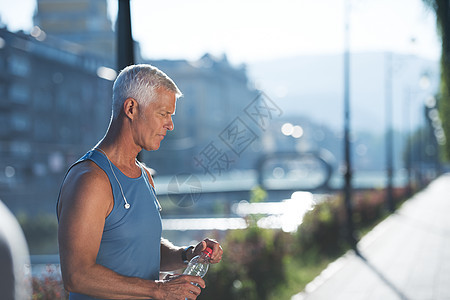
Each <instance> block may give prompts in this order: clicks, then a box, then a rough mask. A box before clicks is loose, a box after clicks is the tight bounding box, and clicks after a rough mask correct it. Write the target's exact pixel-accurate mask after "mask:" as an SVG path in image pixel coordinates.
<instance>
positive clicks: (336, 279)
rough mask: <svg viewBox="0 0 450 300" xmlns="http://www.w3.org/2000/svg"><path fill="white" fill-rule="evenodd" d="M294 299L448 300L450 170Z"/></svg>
mask: <svg viewBox="0 0 450 300" xmlns="http://www.w3.org/2000/svg"><path fill="white" fill-rule="evenodd" d="M358 250H359V252H360V253H359V255H357V254H355V252H354V251H349V252H348V253H347V254H345V255H344V256H343V257H341V258H339V259H338V260H337V261H335V262H333V263H332V264H330V265H329V266H328V267H327V269H325V270H324V271H323V272H322V273H321V274H320V275H319V276H318V277H317V278H316V279H314V280H313V281H312V282H311V283H309V284H308V285H307V287H306V288H305V290H304V291H303V292H301V293H299V294H297V295H295V296H294V297H292V300H318V299H320V300H325V299H326V300H328V299H332V300H341V299H342V300H344V299H345V300H359V299H361V300H362V299H364V300H370V299H374V300H375V299H376V300H379V299H380V300H391V299H392V300H394V299H395V300H396V299H408V300H412V299H414V300H434V299H439V300H444V299H449V300H450V174H445V175H442V176H441V177H439V178H438V179H436V180H434V181H433V182H431V183H430V185H429V186H428V187H427V188H426V189H424V190H423V191H422V192H420V193H418V194H416V195H415V196H414V197H413V198H411V199H409V200H408V201H406V202H405V203H404V204H403V206H402V207H401V208H400V209H399V210H397V212H396V213H394V214H393V215H391V216H389V217H388V218H387V219H386V220H384V221H383V222H382V223H380V224H379V225H377V226H376V227H375V228H374V229H373V230H372V231H371V232H370V233H369V234H367V235H366V236H365V237H364V238H363V239H362V240H361V241H360V242H359V243H358Z"/></svg>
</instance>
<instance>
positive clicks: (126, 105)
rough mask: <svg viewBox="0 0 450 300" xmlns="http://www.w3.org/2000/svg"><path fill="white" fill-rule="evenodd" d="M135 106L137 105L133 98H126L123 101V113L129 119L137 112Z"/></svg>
mask: <svg viewBox="0 0 450 300" xmlns="http://www.w3.org/2000/svg"><path fill="white" fill-rule="evenodd" d="M137 106H138V103H137V101H136V100H135V99H133V98H127V99H126V100H125V101H124V102H123V111H124V113H125V115H126V116H127V117H128V118H130V119H134V117H135V116H136V114H137Z"/></svg>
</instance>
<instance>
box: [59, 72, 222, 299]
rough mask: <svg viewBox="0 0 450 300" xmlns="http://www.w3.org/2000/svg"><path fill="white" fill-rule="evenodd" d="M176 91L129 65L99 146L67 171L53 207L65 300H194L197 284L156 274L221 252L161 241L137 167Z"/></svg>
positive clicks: (168, 125) (154, 204) (166, 120)
mask: <svg viewBox="0 0 450 300" xmlns="http://www.w3.org/2000/svg"><path fill="white" fill-rule="evenodd" d="M180 96H181V92H180V91H179V89H178V87H177V86H176V85H175V83H174V82H173V81H172V80H171V79H170V78H169V77H168V76H167V75H166V74H164V73H163V72H162V71H160V70H158V69H157V68H155V67H153V66H150V65H134V66H129V67H127V68H125V69H124V70H122V72H120V74H119V76H118V77H117V79H116V81H115V82H114V86H113V105H112V106H113V107H112V117H111V122H110V124H109V128H108V130H107V132H106V134H105V136H104V137H103V139H102V140H101V141H100V142H99V143H98V144H97V145H96V146H95V148H94V149H92V150H91V151H89V152H88V153H87V154H86V155H85V156H83V157H82V158H81V159H80V160H79V161H78V162H76V163H75V164H74V165H73V166H72V167H71V168H70V169H69V171H68V173H67V175H66V177H65V179H64V181H63V184H62V187H61V191H60V196H59V199H58V205H57V214H58V218H59V228H58V240H59V249H60V258H61V272H62V277H63V281H64V286H65V288H66V289H67V290H68V291H69V292H70V299H71V300H79V299H94V298H101V299H150V298H151V299H196V298H197V296H198V295H199V294H200V292H201V289H200V287H202V288H204V287H205V282H204V281H203V279H201V278H200V277H197V276H187V275H171V276H168V277H166V278H165V279H163V280H159V272H160V271H170V270H177V269H181V268H184V267H185V263H186V261H187V260H189V259H191V258H192V257H193V256H195V255H197V254H199V253H200V252H201V251H202V250H204V249H205V248H206V247H209V248H211V249H212V250H213V252H212V254H211V262H212V263H218V262H219V261H220V260H221V258H222V253H223V251H222V248H221V246H220V245H219V244H218V243H217V242H216V241H214V240H211V239H205V240H203V241H202V242H200V243H198V244H197V245H196V246H195V247H194V246H191V247H186V248H185V247H175V246H174V245H172V244H171V243H170V242H168V241H167V240H164V239H162V238H161V217H160V214H159V210H160V208H159V203H158V200H157V199H156V195H155V191H154V184H153V180H152V177H151V175H150V173H149V171H148V170H147V169H146V168H145V167H144V166H143V165H142V164H141V163H139V162H138V161H137V159H136V156H137V154H138V153H139V152H140V151H141V150H142V149H145V150H157V149H158V148H159V146H160V143H161V141H162V140H163V139H164V136H165V135H166V132H167V131H168V130H173V122H172V115H173V114H174V113H175V105H176V100H177V97H180Z"/></svg>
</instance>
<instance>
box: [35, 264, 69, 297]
mask: <svg viewBox="0 0 450 300" xmlns="http://www.w3.org/2000/svg"><path fill="white" fill-rule="evenodd" d="M32 286H33V298H32V299H33V300H66V299H69V294H68V293H67V291H65V290H64V287H63V284H62V280H61V276H58V275H57V274H54V272H53V271H52V270H51V269H48V271H47V274H44V275H42V276H39V277H33V279H32Z"/></svg>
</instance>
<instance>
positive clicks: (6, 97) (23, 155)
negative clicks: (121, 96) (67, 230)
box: [0, 28, 115, 213]
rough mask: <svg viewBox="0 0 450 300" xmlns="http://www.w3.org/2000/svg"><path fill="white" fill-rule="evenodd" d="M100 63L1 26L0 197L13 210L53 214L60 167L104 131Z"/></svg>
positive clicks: (72, 48) (106, 104)
mask: <svg viewBox="0 0 450 300" xmlns="http://www.w3.org/2000/svg"><path fill="white" fill-rule="evenodd" d="M106 63H107V60H105V59H103V58H99V57H97V56H94V55H92V54H88V53H85V52H83V51H82V50H81V49H80V48H79V47H77V46H76V45H74V44H72V43H68V42H64V41H60V40H56V39H52V38H51V37H49V36H46V37H45V36H43V32H41V31H39V30H38V31H33V32H32V34H31V35H28V34H24V33H22V32H18V33H12V32H9V31H8V30H7V29H6V28H0V70H1V72H0V153H1V159H0V198H1V199H2V200H3V201H4V202H5V203H6V204H7V206H8V207H9V208H10V209H11V210H12V211H13V212H14V213H17V212H19V211H21V210H25V211H27V212H34V213H36V212H39V211H46V212H53V211H54V206H55V201H56V197H57V195H58V190H59V186H60V184H61V181H62V179H63V176H64V173H65V171H66V169H67V167H68V166H69V165H70V164H71V163H73V162H74V161H75V160H76V159H77V158H78V157H80V156H81V155H82V154H83V153H84V152H86V150H88V149H89V148H90V147H92V146H93V144H94V143H95V142H96V141H97V140H98V139H99V138H101V137H102V135H103V134H104V131H105V128H106V127H107V125H108V121H109V117H110V109H111V108H110V107H111V88H112V81H111V80H112V79H113V78H114V77H115V73H114V71H113V70H110V69H108V68H105V67H104V66H105V64H106ZM108 71H109V73H108ZM100 76H102V77H104V78H102V77H100ZM108 76H109V77H108ZM105 78H109V79H105Z"/></svg>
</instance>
